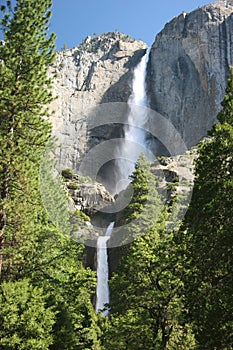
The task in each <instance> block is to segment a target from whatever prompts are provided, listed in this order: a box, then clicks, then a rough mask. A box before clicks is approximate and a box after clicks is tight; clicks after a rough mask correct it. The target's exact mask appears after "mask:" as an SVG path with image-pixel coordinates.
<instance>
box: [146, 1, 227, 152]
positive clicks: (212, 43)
mask: <svg viewBox="0 0 233 350" xmlns="http://www.w3.org/2000/svg"><path fill="white" fill-rule="evenodd" d="M232 12H233V7H232V5H229V6H226V5H225V2H224V1H221V2H215V3H212V4H210V5H206V6H203V7H201V8H198V9H197V10H195V11H193V12H191V13H182V14H181V15H180V16H178V17H176V18H174V19H173V20H172V21H171V22H169V23H167V24H166V25H165V27H164V29H163V30H162V31H161V32H160V33H159V34H158V35H157V36H156V40H155V42H154V44H153V46H152V48H151V57H150V64H149V70H148V94H149V96H150V99H151V107H152V108H153V109H155V110H156V111H158V112H159V113H161V114H162V115H163V116H165V117H166V118H168V119H169V120H170V121H171V122H172V123H173V125H174V126H175V127H176V128H177V129H178V130H179V132H180V133H181V135H182V137H183V139H184V140H185V142H186V145H187V146H188V147H190V146H193V145H196V144H197V143H198V141H199V140H200V139H201V138H202V137H203V136H205V135H206V133H207V131H208V130H209V129H210V127H211V126H212V125H213V123H214V122H215V121H216V119H215V118H216V114H217V112H218V111H219V109H220V102H221V101H222V99H223V96H224V92H225V87H226V80H227V76H228V73H229V66H230V65H232V64H233V13H232Z"/></svg>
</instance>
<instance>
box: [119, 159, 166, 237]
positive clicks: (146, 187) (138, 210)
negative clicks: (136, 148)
mask: <svg viewBox="0 0 233 350" xmlns="http://www.w3.org/2000/svg"><path fill="white" fill-rule="evenodd" d="M130 178H131V180H132V182H131V186H132V189H133V196H132V199H131V201H130V203H129V205H128V206H127V207H126V208H125V209H124V211H123V213H122V215H123V220H122V221H123V224H124V225H123V230H122V231H123V232H121V235H122V236H123V237H126V241H125V243H127V240H128V241H129V240H132V239H135V238H136V237H138V236H140V235H141V234H143V233H145V232H146V231H147V230H149V229H150V228H151V227H153V225H154V224H155V223H156V222H157V221H158V219H159V216H160V214H161V212H162V207H163V205H162V201H161V199H160V196H159V195H158V192H157V189H156V186H157V179H156V177H155V175H154V174H152V172H151V169H150V164H149V163H148V162H147V160H146V157H145V155H143V154H142V155H141V156H140V157H139V159H138V161H137V162H136V164H135V170H134V172H133V174H132V175H131V176H130Z"/></svg>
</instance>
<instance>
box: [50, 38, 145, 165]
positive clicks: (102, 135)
mask: <svg viewBox="0 0 233 350" xmlns="http://www.w3.org/2000/svg"><path fill="white" fill-rule="evenodd" d="M146 48H147V45H146V44H145V43H143V42H142V41H140V40H139V41H135V40H134V39H132V38H131V37H130V36H128V35H125V34H120V33H119V32H117V31H116V32H113V33H106V34H103V35H100V36H95V37H93V38H91V37H87V38H86V39H85V40H84V41H83V43H82V44H81V45H79V46H78V47H75V48H73V49H70V50H63V51H60V52H58V53H57V59H56V62H55V64H54V66H53V67H51V73H56V78H55V79H54V95H55V96H57V99H56V100H55V101H54V102H53V104H52V109H53V110H54V111H55V114H54V115H53V116H52V118H51V121H52V124H53V132H54V134H55V136H56V137H57V139H58V144H59V146H60V147H59V148H58V150H57V155H58V161H59V167H61V168H71V169H73V170H75V171H77V169H78V166H79V162H80V159H81V157H82V156H83V155H84V153H85V152H86V150H87V148H91V147H92V146H93V145H95V144H97V143H99V142H101V141H102V140H105V139H111V138H113V137H116V136H119V134H120V132H121V130H120V128H117V127H115V128H114V130H113V125H112V124H111V125H110V126H108V125H105V126H104V128H103V127H102V128H101V130H100V129H95V130H92V132H91V133H90V132H89V133H88V125H87V118H88V115H89V113H90V111H91V110H92V109H93V108H94V107H95V106H97V105H98V104H101V103H108V102H126V101H127V100H128V97H129V95H130V92H131V81H132V72H133V68H134V67H135V66H136V65H137V63H138V62H139V61H140V59H141V57H142V56H143V55H144V53H145V49H146Z"/></svg>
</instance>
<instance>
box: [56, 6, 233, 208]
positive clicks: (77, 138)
mask: <svg viewBox="0 0 233 350" xmlns="http://www.w3.org/2000/svg"><path fill="white" fill-rule="evenodd" d="M232 12H233V7H232V5H228V6H226V5H225V2H223V1H220V2H218V3H217V2H216V3H212V4H209V5H206V6H203V7H201V8H198V9H196V10H195V11H193V12H191V13H182V14H181V15H179V16H178V17H176V18H174V19H173V20H171V21H170V22H169V23H167V24H166V25H165V27H164V29H163V30H162V31H161V32H160V33H159V34H158V35H157V36H156V38H155V42H154V44H153V45H152V48H151V52H150V57H149V62H148V66H147V94H148V96H149V100H150V107H151V109H153V110H155V111H157V112H159V113H160V114H161V115H162V116H163V117H165V118H167V119H168V120H169V121H171V123H172V124H173V125H174V126H175V128H176V129H177V131H178V132H179V133H180V134H181V136H182V138H183V139H184V141H185V143H186V145H187V147H188V148H190V147H191V146H193V145H196V144H197V143H198V142H199V140H200V139H201V138H203V137H204V136H206V134H207V131H208V130H209V129H210V128H211V126H212V125H213V123H214V122H215V121H216V115H217V112H218V111H219V110H220V103H221V100H222V98H223V96H224V92H225V87H226V80H227V76H228V72H229V66H230V65H232V64H233V13H232ZM146 48H147V45H146V44H145V43H143V42H142V41H140V40H138V41H137V40H134V39H132V38H131V37H130V36H128V35H125V34H120V33H119V32H117V31H116V32H113V33H105V34H103V35H95V36H94V37H93V38H91V37H87V38H86V39H85V40H84V41H83V42H82V44H81V45H79V46H78V47H75V48H73V49H70V50H63V51H60V52H58V53H57V59H56V62H55V64H54V65H53V67H51V74H52V73H56V78H55V79H54V94H55V95H57V99H56V100H55V101H54V102H53V104H52V108H53V109H54V110H55V114H54V115H53V116H52V118H51V121H52V124H53V132H54V135H56V137H57V139H58V146H59V147H57V158H58V165H59V167H60V168H62V169H64V168H70V169H72V170H74V171H75V172H77V171H78V170H79V166H80V161H81V160H82V158H83V156H84V155H85V154H86V153H87V152H88V150H90V149H91V148H92V147H94V146H96V145H97V144H99V143H101V142H103V141H106V140H111V139H114V138H117V137H120V136H122V134H123V132H122V124H120V123H117V122H116V123H115V124H114V123H109V124H108V123H106V125H101V127H97V128H94V129H91V130H90V128H89V125H88V117H89V115H90V114H91V113H92V112H91V111H93V109H94V110H95V108H96V107H97V106H103V105H104V104H106V103H107V104H109V103H112V102H127V100H128V98H129V96H130V94H131V90H132V77H133V70H134V67H135V66H136V65H137V64H138V63H139V61H140V59H141V57H142V56H143V55H144V54H145V50H146ZM121 107H122V106H121ZM119 108H120V107H119ZM109 113H110V112H109ZM112 114H113V113H112ZM151 116H152V118H150V119H151V120H149V123H148V125H149V126H152V124H154V123H156V120H154V119H153V113H152V114H151ZM113 117H114V116H111V118H113ZM111 118H110V119H111ZM149 129H150V128H149ZM150 130H151V129H150ZM163 132H164V130H163ZM170 136H171V135H169V137H170ZM84 192H85V191H84V190H83V193H84ZM97 192H98V191H97ZM84 202H85V198H84Z"/></svg>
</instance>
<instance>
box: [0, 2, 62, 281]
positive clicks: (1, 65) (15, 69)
mask: <svg viewBox="0 0 233 350" xmlns="http://www.w3.org/2000/svg"><path fill="white" fill-rule="evenodd" d="M51 5H52V3H51V0H43V1H35V0H18V1H17V2H16V5H15V7H14V9H12V6H11V2H10V1H7V6H6V7H5V6H2V11H3V12H4V16H3V19H2V20H1V22H0V24H1V29H2V31H3V35H4V42H3V43H2V44H1V45H0V77H1V79H0V111H1V112H0V113H1V119H0V152H1V153H0V156H1V164H0V186H1V187H0V192H1V210H0V232H1V233H0V271H1V270H4V274H5V275H8V276H10V275H12V274H15V273H16V271H17V269H18V268H17V267H16V266H20V265H21V264H22V263H23V260H24V257H23V256H25V254H26V252H28V253H29V252H30V244H31V243H30V240H31V241H33V234H34V233H35V231H36V229H35V227H34V224H35V223H36V222H37V221H38V210H37V207H38V205H39V202H40V199H39V196H38V191H39V183H38V175H39V165H40V157H41V154H42V152H43V149H44V147H45V144H46V142H47V140H48V138H49V136H50V132H51V126H50V124H49V123H48V122H47V121H46V117H47V116H48V115H49V113H48V108H47V105H48V104H49V102H50V101H51V100H52V94H51V92H50V87H51V81H50V79H49V78H48V67H49V65H50V64H51V63H52V62H53V60H54V57H55V53H54V35H53V34H52V35H51V36H48V22H49V19H50V16H51V11H50V8H51ZM30 237H31V238H30ZM25 241H26V242H27V243H24V245H23V247H22V249H21V252H20V254H18V256H17V254H16V253H15V252H14V254H13V249H14V247H15V246H17V245H18V246H20V245H22V242H25ZM18 252H19V250H18ZM2 264H4V266H2ZM13 266H15V267H16V268H15V271H14V268H13Z"/></svg>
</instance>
